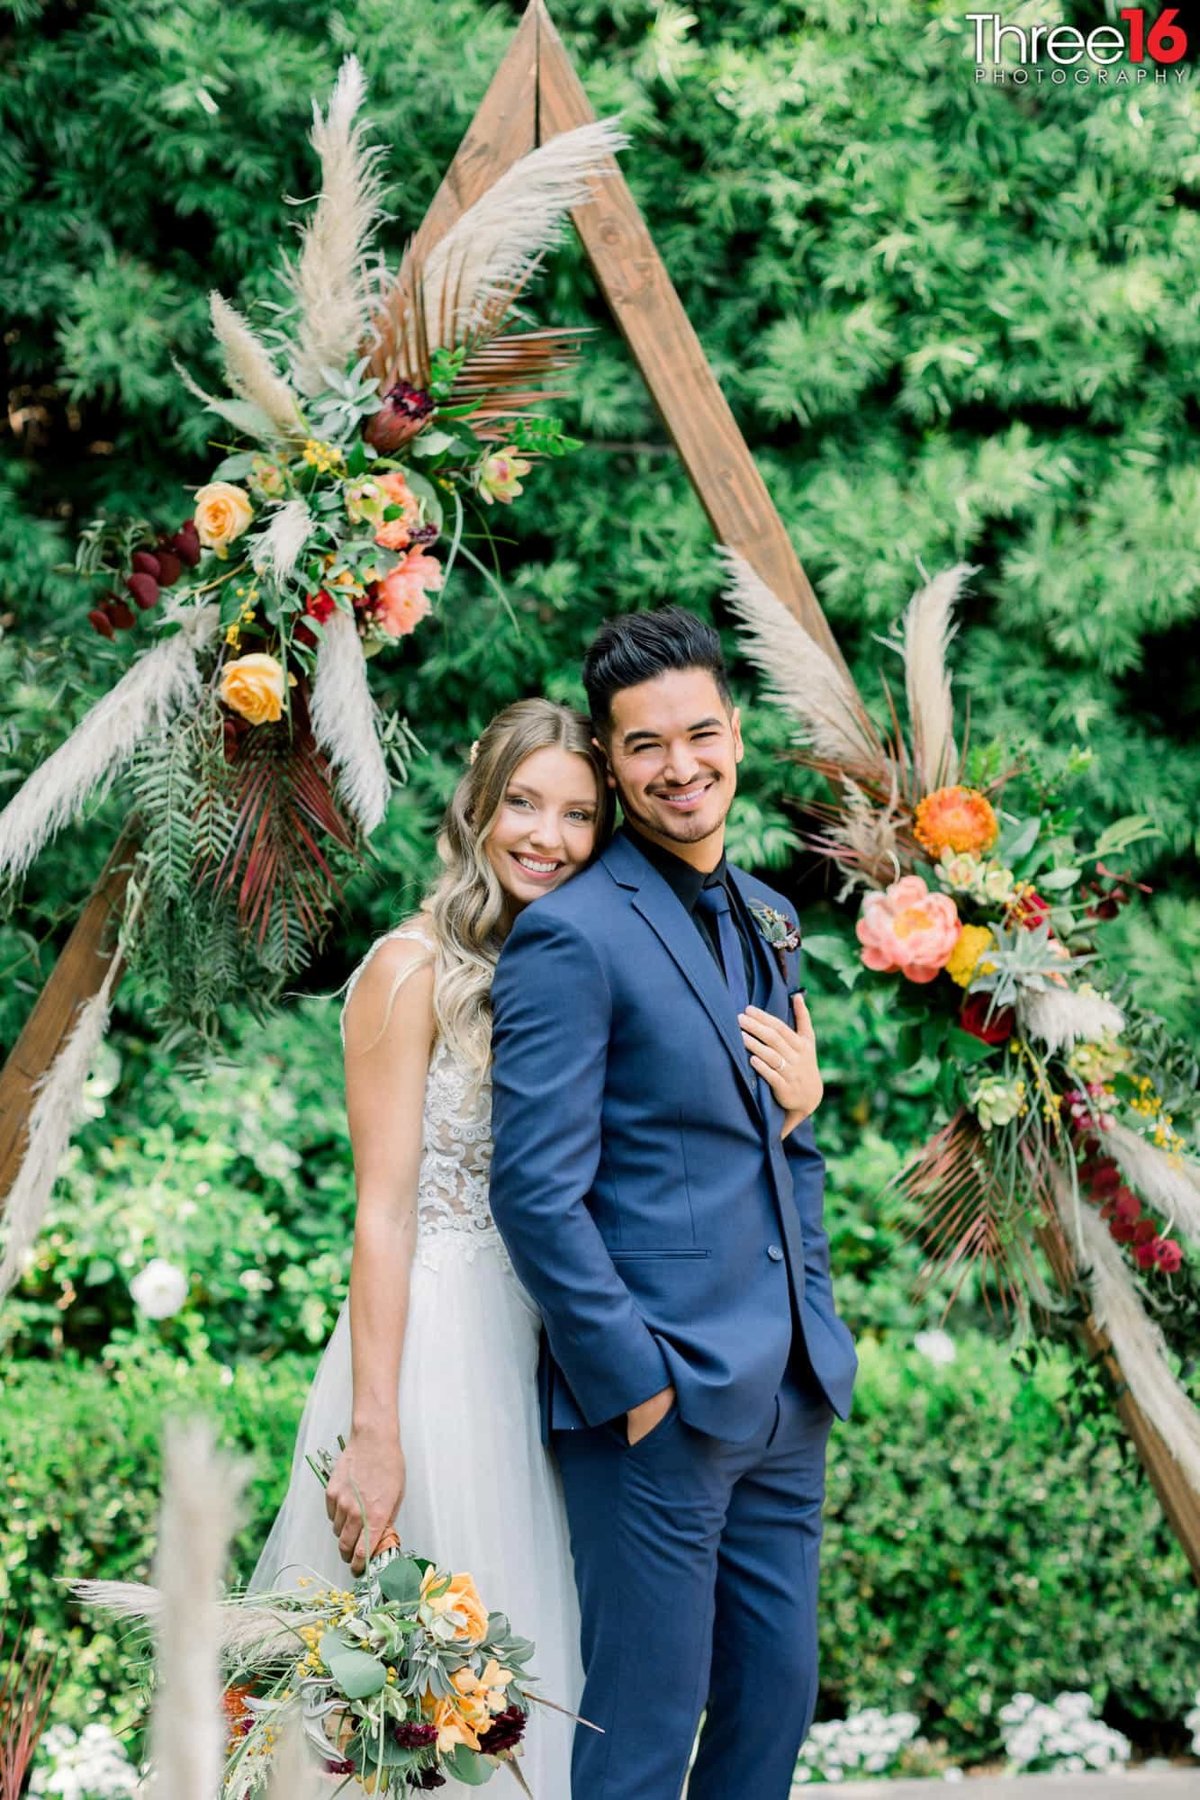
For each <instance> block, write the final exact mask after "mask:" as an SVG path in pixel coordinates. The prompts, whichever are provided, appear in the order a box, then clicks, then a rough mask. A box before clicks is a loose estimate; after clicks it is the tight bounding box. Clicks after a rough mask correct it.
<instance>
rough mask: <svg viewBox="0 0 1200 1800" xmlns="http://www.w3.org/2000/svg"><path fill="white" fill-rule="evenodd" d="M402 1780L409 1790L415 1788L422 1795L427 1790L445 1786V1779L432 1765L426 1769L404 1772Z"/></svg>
mask: <svg viewBox="0 0 1200 1800" xmlns="http://www.w3.org/2000/svg"><path fill="white" fill-rule="evenodd" d="M404 1779H405V1781H407V1783H408V1785H409V1787H410V1788H417V1789H419V1790H420V1791H421V1792H422V1793H424V1792H425V1791H426V1790H427V1789H429V1788H440V1787H445V1785H446V1777H445V1776H444V1775H443V1774H442V1773H441V1771H440V1770H439V1769H437V1768H436V1767H435V1766H434V1765H433V1764H432V1763H431V1764H430V1765H429V1767H428V1768H427V1769H409V1770H406V1771H405V1775H404Z"/></svg>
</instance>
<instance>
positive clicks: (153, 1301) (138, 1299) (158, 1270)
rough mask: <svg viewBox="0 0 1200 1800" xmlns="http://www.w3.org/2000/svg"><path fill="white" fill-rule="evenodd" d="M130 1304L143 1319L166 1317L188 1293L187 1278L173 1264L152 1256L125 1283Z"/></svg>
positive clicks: (176, 1308) (175, 1311) (181, 1303)
mask: <svg viewBox="0 0 1200 1800" xmlns="http://www.w3.org/2000/svg"><path fill="white" fill-rule="evenodd" d="M129 1292H130V1293H131V1294H132V1296H133V1303H134V1305H135V1306H136V1307H137V1309H138V1311H139V1312H140V1313H143V1314H144V1315H145V1317H146V1318H147V1319H169V1318H170V1317H171V1316H172V1314H174V1313H177V1312H178V1311H179V1309H180V1307H181V1306H182V1305H183V1303H184V1301H185V1300H186V1299H187V1296H188V1278H187V1276H186V1274H185V1273H184V1271H183V1270H182V1269H181V1268H179V1266H178V1265H177V1264H176V1263H172V1262H167V1260H166V1259H165V1257H162V1256H155V1257H153V1258H152V1259H151V1261H150V1262H148V1263H147V1264H146V1266H145V1268H144V1269H142V1270H141V1272H140V1273H139V1274H137V1275H135V1276H134V1278H133V1280H132V1281H131V1282H130V1284H129Z"/></svg>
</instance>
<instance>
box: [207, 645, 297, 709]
mask: <svg viewBox="0 0 1200 1800" xmlns="http://www.w3.org/2000/svg"><path fill="white" fill-rule="evenodd" d="M283 689H284V675H283V668H282V666H281V665H280V664H279V663H277V662H276V660H275V658H274V657H273V656H266V655H264V654H263V653H262V652H261V651H255V652H254V653H253V654H252V655H250V656H239V657H237V658H236V660H235V661H233V662H228V663H226V664H225V667H224V668H223V669H222V671H221V685H220V687H219V688H218V690H217V692H218V693H219V695H220V697H221V699H222V700H223V701H224V702H225V704H226V706H228V707H230V708H231V709H232V711H234V712H235V713H240V714H241V715H242V717H243V719H248V720H249V721H250V723H251V725H264V724H267V723H271V724H274V722H275V720H276V719H278V718H280V717H282V714H283Z"/></svg>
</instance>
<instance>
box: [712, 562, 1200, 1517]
mask: <svg viewBox="0 0 1200 1800" xmlns="http://www.w3.org/2000/svg"><path fill="white" fill-rule="evenodd" d="M727 554H728V561H729V563H730V565H731V573H732V580H731V582H730V585H729V589H728V594H727V598H728V599H729V602H730V604H731V606H732V608H733V609H734V611H735V613H736V614H737V616H738V618H739V620H740V622H741V624H742V627H743V631H744V641H745V645H746V648H747V650H748V652H749V655H750V656H751V658H752V659H753V660H754V661H755V662H756V663H757V665H758V667H759V668H760V669H761V670H762V671H763V673H764V674H765V675H766V676H767V678H768V680H769V682H770V685H771V690H772V693H773V697H774V698H776V699H777V700H778V701H779V703H780V704H781V705H782V706H784V707H785V708H786V709H787V710H788V711H789V712H790V713H791V714H792V715H793V716H794V717H795V718H796V720H797V722H798V725H799V728H800V729H799V749H798V752H797V754H798V756H799V758H800V760H801V761H803V762H804V763H805V764H807V766H809V767H811V768H814V769H816V770H819V771H820V772H821V773H822V774H823V775H824V776H826V777H827V778H828V779H829V780H830V781H831V782H832V783H833V785H834V787H835V789H836V791H837V796H838V797H837V799H836V800H835V801H833V802H832V803H828V804H826V805H824V806H818V807H817V808H816V809H815V810H816V812H817V814H818V817H819V818H820V820H821V829H820V830H818V831H817V832H816V833H815V834H814V835H813V836H812V837H811V839H810V842H811V845H812V847H813V848H814V849H815V850H816V851H818V852H819V853H820V854H821V855H822V856H823V857H825V858H827V859H828V861H829V862H830V864H831V865H832V866H833V867H834V868H836V869H837V871H838V873H839V875H840V876H841V878H842V889H841V894H840V896H839V897H840V898H843V899H844V898H847V897H849V896H853V897H855V899H856V902H857V907H858V917H857V920H856V926H855V933H856V937H857V941H858V952H859V953H858V959H857V960H851V959H850V958H849V957H848V956H847V954H846V951H845V947H844V945H843V942H842V940H840V939H837V938H830V939H828V940H826V941H825V943H822V942H821V940H816V941H814V940H809V941H808V943H807V949H808V952H809V954H810V955H811V956H816V957H818V958H819V957H820V956H821V955H822V954H824V955H826V957H827V958H828V960H830V961H831V962H832V963H834V964H835V966H839V967H840V972H841V974H842V977H843V979H844V980H845V981H846V982H847V983H848V984H849V985H853V984H854V982H856V981H857V980H859V979H860V978H862V976H863V975H864V973H866V972H869V973H870V975H872V976H874V977H875V978H876V979H877V980H880V981H882V982H884V983H886V985H887V991H888V993H889V996H890V999H891V1002H892V1004H893V1005H894V1007H895V1009H896V1011H897V1013H898V1014H899V1015H900V1017H901V1019H902V1021H903V1024H904V1029H903V1030H902V1032H901V1035H900V1047H901V1066H904V1067H907V1066H910V1065H912V1064H916V1063H918V1062H920V1063H922V1064H923V1065H924V1067H925V1068H926V1069H928V1070H929V1071H930V1080H931V1082H932V1091H933V1093H934V1095H935V1097H936V1098H937V1099H938V1100H939V1101H940V1102H941V1104H942V1107H943V1108H944V1111H945V1113H946V1114H947V1115H948V1117H947V1122H946V1123H945V1124H944V1125H943V1126H942V1127H941V1128H940V1129H939V1130H938V1131H936V1132H935V1133H934V1135H933V1136H932V1137H931V1138H930V1140H929V1142H928V1144H927V1145H926V1146H925V1147H924V1149H923V1150H922V1151H921V1152H920V1153H919V1154H918V1155H917V1157H916V1158H915V1159H914V1161H913V1162H912V1164H911V1165H910V1166H909V1168H908V1169H907V1171H906V1173H905V1176H904V1178H903V1183H902V1185H903V1187H904V1189H905V1190H906V1193H907V1195H908V1197H909V1199H910V1201H911V1202H912V1203H913V1206H914V1208H915V1210H916V1213H917V1216H918V1220H919V1224H918V1229H919V1230H920V1231H921V1233H922V1236H923V1239H924V1243H925V1246H926V1248H927V1251H928V1253H929V1258H930V1264H929V1269H930V1272H932V1269H933V1268H935V1267H939V1266H940V1267H943V1268H946V1269H949V1270H955V1269H957V1270H958V1272H959V1283H958V1287H956V1288H955V1293H956V1294H957V1292H958V1291H959V1288H960V1287H961V1280H962V1277H963V1276H964V1275H965V1273H966V1272H967V1270H968V1269H970V1268H971V1267H972V1266H975V1267H977V1268H981V1269H982V1272H983V1274H984V1277H985V1282H986V1279H987V1278H991V1279H992V1280H993V1281H994V1283H995V1285H996V1286H997V1287H998V1289H999V1292H1000V1295H1001V1297H1002V1300H1003V1301H1004V1304H1005V1305H1006V1307H1007V1305H1008V1304H1009V1303H1010V1302H1013V1303H1015V1304H1016V1306H1017V1307H1018V1308H1019V1309H1020V1310H1021V1311H1022V1312H1026V1311H1027V1309H1028V1303H1029V1300H1030V1298H1033V1299H1036V1300H1037V1301H1039V1302H1040V1303H1042V1305H1043V1306H1045V1307H1047V1308H1050V1309H1053V1308H1055V1307H1057V1309H1058V1311H1059V1312H1061V1311H1062V1302H1061V1300H1060V1301H1057V1302H1056V1301H1055V1300H1054V1299H1053V1296H1052V1295H1051V1294H1050V1292H1049V1290H1048V1289H1047V1287H1046V1284H1045V1282H1044V1281H1043V1280H1042V1278H1041V1275H1040V1272H1039V1264H1038V1260H1037V1257H1036V1255H1035V1250H1036V1249H1038V1248H1039V1247H1040V1248H1041V1250H1042V1251H1044V1252H1045V1253H1046V1254H1047V1255H1048V1256H1049V1258H1050V1260H1051V1262H1052V1264H1054V1266H1055V1267H1056V1269H1057V1270H1058V1271H1059V1272H1062V1271H1068V1270H1070V1269H1071V1267H1072V1266H1074V1267H1076V1268H1077V1269H1078V1270H1079V1271H1080V1275H1081V1277H1082V1280H1083V1282H1084V1287H1083V1293H1084V1295H1085V1297H1086V1303H1087V1308H1088V1310H1089V1311H1090V1312H1091V1313H1092V1315H1093V1317H1094V1318H1095V1319H1096V1321H1097V1323H1098V1324H1099V1325H1100V1326H1102V1327H1103V1328H1104V1329H1106V1330H1107V1331H1108V1332H1109V1335H1110V1337H1111V1338H1112V1341H1113V1343H1114V1346H1115V1347H1116V1348H1117V1350H1118V1353H1119V1355H1120V1360H1121V1365H1122V1368H1123V1370H1124V1373H1125V1378H1126V1380H1127V1381H1128V1383H1129V1386H1130V1388H1131V1390H1132V1391H1133V1392H1134V1395H1135V1398H1136V1399H1137V1400H1138V1402H1139V1404H1140V1405H1141V1406H1142V1408H1143V1410H1144V1411H1145V1412H1146V1414H1147V1415H1148V1417H1149V1418H1150V1419H1151V1420H1152V1422H1153V1423H1154V1424H1155V1426H1156V1427H1157V1428H1158V1429H1159V1431H1160V1433H1161V1434H1162V1436H1163V1437H1164V1439H1165V1440H1166V1442H1167V1443H1168V1445H1169V1446H1170V1447H1171V1450H1172V1452H1173V1454H1174V1455H1175V1456H1176V1457H1177V1458H1178V1460H1179V1461H1180V1463H1181V1465H1182V1466H1183V1467H1184V1468H1185V1469H1186V1471H1187V1474H1188V1478H1189V1479H1190V1481H1191V1482H1192V1484H1193V1486H1194V1487H1195V1488H1196V1489H1197V1491H1198V1492H1200V1414H1198V1413H1197V1410H1196V1408H1195V1407H1194V1406H1193V1405H1192V1404H1191V1403H1190V1401H1189V1399H1188V1396H1187V1394H1186V1392H1185V1391H1184V1389H1183V1388H1182V1387H1181V1385H1180V1383H1179V1381H1178V1380H1177V1379H1176V1376H1175V1374H1174V1373H1173V1369H1172V1364H1171V1357H1172V1356H1178V1357H1181V1358H1182V1359H1184V1362H1185V1365H1186V1364H1187V1363H1189V1362H1190V1360H1191V1359H1193V1358H1194V1357H1195V1356H1196V1355H1197V1353H1198V1352H1200V1168H1198V1167H1197V1164H1196V1162H1195V1161H1193V1160H1192V1159H1191V1158H1190V1157H1189V1155H1188V1144H1187V1142H1186V1140H1185V1137H1184V1135H1183V1132H1182V1131H1181V1129H1180V1126H1181V1124H1184V1123H1186V1122H1187V1121H1188V1119H1189V1118H1190V1119H1192V1120H1193V1121H1194V1119H1195V1117H1196V1113H1197V1094H1196V1085H1197V1082H1196V1077H1197V1060H1196V1057H1195V1054H1194V1052H1193V1050H1192V1049H1191V1047H1190V1046H1187V1045H1184V1044H1180V1043H1177V1042H1173V1041H1172V1040H1171V1038H1170V1037H1169V1034H1168V1033H1167V1032H1166V1030H1165V1028H1164V1027H1163V1026H1162V1025H1161V1023H1160V1022H1159V1021H1158V1020H1157V1019H1156V1018H1155V1017H1154V1015H1153V1014H1152V1013H1150V1012H1149V1011H1148V1010H1147V1009H1146V1008H1145V1007H1144V1006H1142V1005H1140V1004H1139V1003H1138V1000H1137V998H1136V995H1135V994H1134V992H1133V991H1132V983H1131V982H1130V981H1129V980H1128V979H1125V978H1123V979H1121V980H1120V981H1116V980H1114V979H1113V978H1112V977H1111V976H1109V975H1106V974H1105V972H1104V963H1103V960H1102V950H1103V938H1104V933H1105V929H1106V927H1107V925H1108V924H1109V922H1110V921H1111V920H1112V919H1113V918H1115V917H1116V915H1117V913H1118V912H1119V910H1120V909H1121V908H1122V907H1123V906H1124V905H1125V904H1126V903H1127V902H1129V901H1131V900H1132V899H1133V898H1135V896H1136V893H1137V891H1138V888H1139V884H1138V883H1137V882H1136V881H1135V880H1134V879H1133V878H1132V876H1130V875H1129V874H1127V873H1122V872H1120V871H1119V870H1114V869H1113V868H1112V867H1111V866H1110V864H1111V859H1113V858H1115V857H1118V856H1120V855H1121V853H1122V852H1123V851H1124V850H1126V849H1128V848H1129V847H1130V846H1131V845H1132V844H1134V843H1136V842H1138V841H1139V840H1140V839H1142V838H1145V837H1149V836H1154V835H1155V830H1154V827H1153V825H1152V824H1151V822H1150V820H1149V819H1147V818H1144V817H1131V818H1126V819H1119V820H1117V821H1115V822H1114V823H1113V824H1112V825H1110V826H1109V827H1108V828H1107V829H1106V830H1105V831H1103V832H1101V833H1100V834H1099V836H1097V837H1096V838H1095V839H1094V840H1091V839H1090V838H1089V834H1088V833H1087V831H1086V821H1085V820H1084V819H1082V818H1081V815H1080V813H1079V811H1078V809H1075V808H1073V807H1071V806H1070V805H1069V804H1067V803H1066V801H1065V800H1064V798H1063V796H1062V794H1061V793H1060V792H1059V791H1058V789H1057V788H1056V787H1055V785H1054V784H1052V783H1048V782H1045V781H1042V780H1041V779H1040V778H1039V777H1038V776H1037V774H1036V772H1035V771H1030V770H1028V769H1023V768H1020V767H1016V766H1005V759H1004V757H1003V756H1002V754H1001V753H1000V752H999V751H997V750H995V749H992V748H984V749H982V750H979V751H974V750H973V751H971V752H970V753H967V752H966V751H965V750H963V749H960V746H959V744H958V742H957V741H956V737H955V721H954V709H953V701H952V690H951V681H950V676H949V673H948V670H947V663H946V652H947V648H948V645H949V641H950V638H951V637H952V635H953V625H952V617H953V608H954V604H955V601H956V599H957V597H958V592H959V589H960V587H961V585H962V582H963V580H964V579H965V578H966V576H967V575H969V574H970V573H971V572H972V571H971V570H970V569H968V568H966V567H964V566H959V567H958V568H955V569H952V570H950V571H948V572H947V573H945V574H942V575H939V576H937V577H936V578H935V579H934V580H933V581H930V582H929V583H928V584H927V585H926V586H925V587H924V588H923V589H921V590H920V591H919V592H918V593H917V594H916V595H915V596H914V597H913V600H912V602H911V604H910V606H909V608H908V611H907V612H906V614H905V616H904V620H903V623H902V628H901V630H900V632H899V633H898V635H897V637H896V639H895V641H894V644H893V648H894V650H895V652H896V654H897V660H898V663H899V666H900V669H901V671H902V676H903V684H904V692H905V702H906V708H905V709H906V711H907V716H908V729H907V731H905V730H904V729H903V727H902V725H901V722H900V716H899V710H898V708H897V707H896V706H895V705H892V704H891V702H890V699H889V712H890V718H891V724H890V728H889V729H888V730H887V731H886V732H883V731H880V730H879V728H878V727H877V726H876V724H875V722H874V720H873V719H872V717H871V716H870V714H869V713H868V712H867V710H866V708H865V707H864V705H863V703H862V700H861V699H860V698H859V696H858V694H857V692H856V691H855V689H854V687H853V685H852V684H851V682H850V681H849V679H848V678H847V677H846V676H845V675H844V674H843V672H842V671H841V670H840V669H839V668H838V667H837V666H836V665H835V664H834V662H833V661H832V659H831V658H830V657H829V656H827V655H826V654H825V652H824V651H823V650H822V649H821V648H820V646H819V645H817V644H816V643H815V642H814V640H813V639H812V638H811V637H810V636H809V635H808V633H807V632H805V631H804V630H803V628H802V627H801V626H800V625H799V624H798V623H797V621H796V620H795V619H794V618H793V617H792V615H791V614H790V613H788V612H787V611H786V610H785V608H784V607H783V606H782V604H781V603H780V602H779V601H778V600H777V599H776V597H775V596H774V595H773V594H772V593H771V592H770V590H769V589H767V588H765V587H764V586H763V584H762V583H761V582H760V581H759V580H758V578H757V577H756V576H755V575H754V573H753V571H752V570H751V569H750V568H749V565H748V564H746V563H745V562H744V561H743V559H741V558H740V557H736V556H734V555H733V554H732V553H727ZM984 1293H985V1295H986V1293H987V1287H986V1285H985V1286H984Z"/></svg>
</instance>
